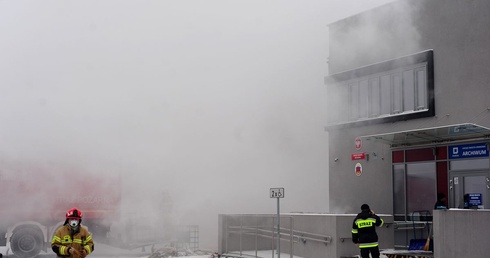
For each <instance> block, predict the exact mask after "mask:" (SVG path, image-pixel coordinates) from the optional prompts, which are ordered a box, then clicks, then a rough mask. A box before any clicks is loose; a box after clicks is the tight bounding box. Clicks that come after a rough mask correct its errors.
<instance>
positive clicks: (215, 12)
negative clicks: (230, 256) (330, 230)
mask: <svg viewBox="0 0 490 258" xmlns="http://www.w3.org/2000/svg"><path fill="white" fill-rule="evenodd" d="M327 2H328V1H327ZM340 2H343V3H344V2H345V1H338V2H332V3H325V1H316V2H315V3H311V4H310V5H308V4H305V3H300V2H295V1H290V2H289V1H288V2H284V1H274V2H273V3H264V2H262V1H239V2H236V1H233V2H230V1H192V2H191V3H189V2H188V1H186V3H180V2H175V1H145V2H140V1H78V2H76V1H56V0H53V1H42V2H25V1H0V34H1V35H2V40H1V41H0V56H2V58H1V59H0V69H2V75H1V76H0V92H1V94H0V121H2V122H1V126H0V158H1V160H2V164H1V165H2V166H5V167H7V168H5V169H7V170H9V169H10V170H14V171H15V170H19V169H20V170H22V171H26V172H25V173H27V174H29V173H31V171H36V172H37V171H40V174H38V177H36V179H37V181H36V184H37V185H38V187H39V188H38V189H39V191H40V192H41V193H43V194H41V195H39V196H45V198H46V199H47V200H50V199H51V198H53V197H52V196H51V194H50V189H51V188H52V187H53V186H55V185H56V186H58V187H60V186H63V188H60V189H70V187H71V186H73V185H74V184H82V183H83V184H90V182H98V181H99V182H101V181H104V184H106V185H107V187H110V188H112V187H115V186H121V192H122V203H121V215H120V217H119V218H114V220H115V222H116V223H115V225H114V231H115V233H114V234H120V235H126V237H128V235H132V236H131V237H135V236H136V235H138V234H139V233H141V232H138V233H136V231H127V230H128V225H131V227H137V228H139V229H142V230H152V229H153V230H154V229H158V230H157V231H158V233H156V235H157V237H158V238H163V237H167V238H168V237H173V236H172V235H171V233H172V227H174V226H178V225H198V226H199V227H200V245H201V248H204V249H215V248H216V247H217V231H218V228H217V220H218V214H220V213H274V212H275V207H276V206H275V202H274V200H273V199H270V198H269V196H268V194H269V192H268V191H269V188H271V187H285V189H286V198H285V199H284V200H283V202H282V203H283V207H282V210H283V211H285V212H288V211H304V212H327V211H328V189H327V186H328V161H327V155H328V150H327V144H328V142H327V135H326V133H325V132H324V131H323V126H324V125H325V119H326V102H325V99H326V97H325V87H324V85H323V80H322V79H323V76H324V75H325V73H326V63H325V60H326V56H327V54H326V52H327V38H326V37H327V32H326V24H328V22H330V21H331V20H329V19H335V18H331V17H336V16H338V15H339V14H340V13H342V12H339V10H341V9H342V6H339V5H338V4H339V3H340ZM354 2H355V1H354ZM362 2H363V3H362V4H363V5H356V8H360V6H367V4H366V3H365V1H362ZM375 2H376V1H373V3H375ZM378 2H379V3H381V2H383V1H378ZM384 2H386V1H384ZM331 6H335V8H333V9H332V8H330V7H331ZM350 6H354V4H353V2H350ZM330 10H336V12H335V15H336V16H335V15H332V16H329V14H328V12H329V11H330ZM345 14H346V15H348V14H349V11H345ZM338 18H340V17H338ZM5 164H8V165H5ZM40 167H42V169H40ZM2 169H4V168H2ZM2 175H3V174H2ZM44 175H49V176H44ZM80 175H89V178H90V179H91V180H93V181H90V180H87V181H83V182H80V181H79V180H76V179H77V178H79V176H80ZM117 178H119V179H120V180H119V179H117ZM106 179H109V180H107V181H105V180H106ZM64 187H66V188H64ZM16 200H17V201H18V203H19V205H20V204H27V203H28V202H30V201H28V200H25V198H21V197H18V199H16ZM36 201H38V200H36ZM27 206H29V205H26V207H27ZM68 208H71V207H66V209H68ZM58 214H59V216H60V220H62V219H63V213H58ZM158 234H160V235H158ZM120 235H119V236H120Z"/></svg>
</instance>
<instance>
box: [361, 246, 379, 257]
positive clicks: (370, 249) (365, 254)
mask: <svg viewBox="0 0 490 258" xmlns="http://www.w3.org/2000/svg"><path fill="white" fill-rule="evenodd" d="M369 253H371V257H372V258H379V248H378V247H377V246H375V247H368V248H361V257H362V258H369Z"/></svg>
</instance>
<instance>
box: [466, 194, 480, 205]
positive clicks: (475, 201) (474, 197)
mask: <svg viewBox="0 0 490 258" xmlns="http://www.w3.org/2000/svg"><path fill="white" fill-rule="evenodd" d="M468 204H469V205H470V207H472V206H479V205H481V204H482V202H481V193H473V194H468Z"/></svg>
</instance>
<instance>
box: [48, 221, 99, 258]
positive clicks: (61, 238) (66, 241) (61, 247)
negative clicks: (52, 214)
mask: <svg viewBox="0 0 490 258" xmlns="http://www.w3.org/2000/svg"><path fill="white" fill-rule="evenodd" d="M70 247H72V248H75V249H76V250H78V251H79V252H80V253H82V252H81V251H82V250H85V251H86V253H87V255H89V254H91V253H92V251H93V250H94V241H93V239H92V236H91V235H90V233H89V232H88V229H87V228H86V227H84V226H82V225H80V226H79V227H78V228H77V229H76V230H72V229H71V228H70V226H69V225H68V224H65V225H63V226H61V227H60V228H58V230H56V233H54V236H53V239H52V240H51V248H52V249H53V252H55V253H56V255H58V257H64V258H68V257H69V258H83V257H79V256H78V255H75V254H73V255H70V254H69V253H68V248H70Z"/></svg>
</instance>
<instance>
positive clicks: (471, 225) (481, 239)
mask: <svg viewBox="0 0 490 258" xmlns="http://www.w3.org/2000/svg"><path fill="white" fill-rule="evenodd" d="M489 220H490V210H437V211H434V255H435V256H434V257H435V258H453V257H454V258H457V257H472V258H485V257H488V254H489V253H490V246H489V245H488V239H490V231H489V230H488V227H487V226H484V225H485V224H486V222H487V221H489Z"/></svg>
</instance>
